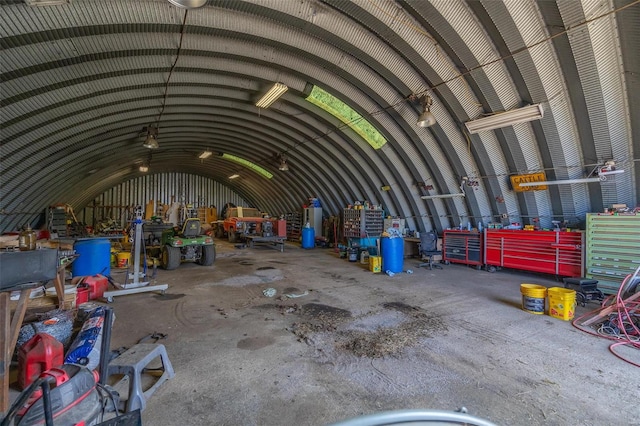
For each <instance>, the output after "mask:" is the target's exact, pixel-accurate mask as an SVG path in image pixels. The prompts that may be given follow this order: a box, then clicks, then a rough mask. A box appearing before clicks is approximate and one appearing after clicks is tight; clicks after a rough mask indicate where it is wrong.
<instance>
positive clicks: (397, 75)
mask: <svg viewBox="0 0 640 426" xmlns="http://www.w3.org/2000/svg"><path fill="white" fill-rule="evenodd" d="M27 3H28V2H27ZM0 5H1V7H2V14H1V16H0V19H1V22H2V26H1V28H0V31H1V32H2V40H1V43H2V48H3V52H2V94H1V95H2V102H1V108H2V172H1V173H2V175H1V177H2V200H1V208H2V216H1V220H2V226H0V228H1V229H4V230H7V229H13V228H15V227H16V226H17V225H19V224H20V223H24V222H25V221H27V220H31V219H33V218H34V217H35V215H37V214H38V213H39V212H40V211H41V210H42V209H43V208H44V207H46V206H47V205H49V204H52V203H55V202H67V203H70V204H71V205H73V206H74V207H76V208H78V207H82V206H84V205H85V204H87V203H88V202H89V201H90V200H92V199H93V198H94V197H95V196H97V195H98V194H100V193H101V192H102V191H104V190H106V189H108V188H110V187H112V186H115V185H117V184H119V183H120V182H123V181H125V180H128V179H131V178H133V177H136V176H138V174H139V172H138V170H137V165H138V164H139V163H140V162H142V161H144V160H146V159H147V157H148V151H147V150H146V148H144V147H142V140H143V135H141V131H142V128H143V127H145V126H148V125H150V124H151V125H153V124H156V123H157V124H158V126H159V138H158V140H159V143H160V149H158V150H154V151H153V154H152V169H153V171H155V172H160V171H180V172H188V173H194V174H199V175H204V176H209V177H212V178H214V179H216V180H218V181H220V182H226V183H227V184H228V185H229V186H230V187H231V188H233V189H234V190H235V191H236V192H238V193H239V194H240V195H241V196H242V197H244V198H245V199H247V200H249V201H250V202H252V203H254V204H255V205H257V206H260V207H261V208H264V209H266V210H268V211H271V212H286V211H291V210H294V209H297V208H298V207H299V204H300V203H301V201H302V200H305V199H306V198H307V197H308V196H312V195H316V196H319V197H320V198H321V200H322V201H323V203H324V206H325V208H326V210H327V213H333V214H336V213H338V212H339V211H340V209H341V208H342V207H343V206H345V205H346V204H349V203H351V202H353V201H354V200H358V199H360V200H370V201H372V202H374V203H382V204H383V205H384V206H385V208H386V209H387V210H388V211H389V213H390V214H392V215H399V216H401V217H406V218H408V220H409V226H411V227H412V228H416V229H422V230H424V229H430V228H436V229H438V230H442V229H443V228H447V227H450V226H456V225H458V224H460V223H466V222H467V220H472V221H473V222H474V223H475V222H476V221H477V220H479V219H482V220H483V221H485V222H488V221H492V220H495V219H496V218H499V217H500V216H501V215H503V214H506V215H508V217H509V220H511V221H520V222H523V223H530V222H531V221H532V220H533V219H534V218H539V219H540V221H541V223H542V224H543V225H545V226H549V225H550V222H551V220H552V219H567V220H570V221H572V222H574V223H575V222H579V221H580V220H581V219H582V218H583V217H584V213H585V212H588V211H598V210H600V209H602V208H603V206H606V205H608V204H611V203H626V204H628V205H635V204H636V203H637V200H638V195H639V191H640V189H639V188H640V185H639V182H640V177H639V176H638V173H637V172H636V164H637V162H638V159H639V158H640V118H639V117H640V114H639V113H638V111H639V110H640V95H639V93H640V81H639V78H638V75H640V59H639V57H638V55H637V52H638V51H640V25H639V22H640V3H639V2H638V1H637V0H615V1H557V2H554V1H543V2H536V1H523V0H509V1H504V2H502V1H454V0H441V1H432V2H428V1H406V2H405V1H387V0H357V1H344V0H324V1H319V0H312V1H279V0H263V1H240V0H232V1H222V0H218V1H216V0H209V1H208V2H207V4H206V5H205V6H204V7H202V8H199V9H193V10H189V11H187V10H185V9H180V8H176V7H174V6H172V5H171V4H170V3H169V2H168V1H166V0H146V1H130V0H110V1H103V0H72V1H71V2H70V3H69V4H65V5H61V6H40V7H34V6H30V5H28V4H26V3H25V2H23V1H6V0H5V1H0ZM276 81H279V82H282V83H284V84H286V85H287V86H288V87H289V91H288V92H287V93H286V94H285V95H284V96H283V97H282V98H281V99H280V100H279V101H277V102H276V103H275V104H274V105H273V106H272V107H271V108H269V109H267V110H261V111H259V110H258V109H257V108H256V107H255V105H254V103H255V101H256V100H257V99H258V98H259V97H260V96H261V94H263V93H264V92H265V91H266V90H267V88H268V87H270V86H271V85H272V84H273V83H274V82H276ZM167 82H168V84H167ZM309 83H311V84H314V85H318V86H320V87H322V88H323V89H325V90H327V91H329V92H330V93H332V94H333V95H335V96H337V97H339V98H340V99H341V100H343V101H344V102H347V103H348V104H349V105H350V106H351V107H352V108H354V109H355V110H357V111H358V112H359V113H360V114H361V115H362V116H364V117H365V118H366V119H367V120H369V121H370V122H371V123H372V124H373V125H374V126H375V127H376V128H377V129H378V130H379V131H381V132H382V133H383V135H384V136H385V137H386V138H387V140H388V143H387V144H386V145H384V146H383V147H382V148H381V149H378V150H375V149H373V148H372V147H370V146H369V145H368V144H367V143H366V142H365V141H364V140H362V138H360V137H359V136H358V135H357V134H356V133H355V132H354V131H352V130H351V129H350V128H348V127H347V126H344V125H343V124H342V123H341V122H339V121H338V120H337V119H336V118H334V117H333V116H331V115H329V114H327V113H326V112H324V111H322V110H320V109H319V108H317V107H316V106H314V105H313V104H311V103H309V102H307V101H306V100H305V99H304V96H305V95H304V93H305V87H307V85H308V84H309ZM165 89H166V91H165ZM423 93H428V94H429V95H431V97H432V98H433V99H434V104H433V107H432V109H431V110H432V112H433V113H434V114H435V116H436V118H437V120H438V122H437V124H436V125H435V126H433V127H431V128H419V127H416V125H415V123H416V120H417V117H418V115H419V113H420V112H421V111H420V106H419V104H418V103H417V102H415V101H412V100H411V95H412V94H417V95H420V94H423ZM536 103H541V104H543V106H544V108H545V111H546V112H545V116H544V118H543V119H542V120H540V121H534V122H531V123H524V124H518V125H515V126H511V127H506V128H503V129H500V130H495V131H489V132H483V133H481V134H477V135H473V136H469V135H467V134H466V133H465V132H464V131H463V129H464V126H463V125H462V123H464V122H466V121H468V120H470V119H474V118H478V117H480V116H482V115H484V114H489V113H493V112H498V111H504V110H509V109H513V108H517V107H520V106H523V105H526V104H536ZM158 119H159V122H158ZM205 149H211V150H213V151H215V152H218V153H220V152H224V153H229V154H233V155H237V156H239V157H243V158H246V159H247V160H250V161H252V162H254V163H257V164H259V165H261V166H263V167H265V168H266V169H267V170H269V171H271V172H272V173H273V174H274V177H273V178H272V179H265V178H263V177H261V176H259V175H258V174H256V173H254V172H251V171H248V170H247V169H243V171H242V177H241V178H240V179H237V180H233V181H228V179H227V178H228V176H229V175H230V174H232V173H234V172H236V171H238V170H239V169H242V168H241V167H240V168H239V167H238V165H237V164H234V163H231V162H229V161H226V160H223V159H221V158H220V157H218V156H213V157H210V158H209V159H206V160H202V161H201V160H199V159H198V158H197V155H198V153H200V152H201V151H203V150H205ZM278 153H286V156H287V158H288V160H289V165H290V170H289V171H288V172H280V171H278V168H277V166H278V162H277V160H276V158H275V155H276V154H278ZM611 159H613V160H615V161H616V163H617V165H618V167H619V168H624V169H625V173H623V174H619V175H615V177H614V178H613V179H609V180H607V181H606V182H603V183H590V184H572V185H559V186H553V187H550V189H549V190H548V191H536V192H531V193H520V194H518V193H515V192H513V191H512V189H511V188H510V184H509V179H508V176H509V175H512V174H522V173H527V172H536V171H542V170H544V171H545V172H546V174H547V178H548V179H568V178H579V177H584V176H585V175H586V174H587V173H588V172H589V171H590V170H591V169H593V167H594V166H595V165H597V164H602V163H603V162H604V161H606V160H611ZM463 176H466V177H468V178H469V182H472V183H473V186H468V187H467V188H466V193H467V196H466V197H465V198H450V199H435V200H422V199H421V198H420V196H422V195H428V194H433V193H438V194H447V193H455V192H458V191H459V188H458V187H459V185H460V181H461V178H462V177H463ZM419 183H424V184H419ZM386 185H388V186H390V187H391V190H390V191H382V190H381V187H382V186H386ZM428 185H431V186H433V189H428Z"/></svg>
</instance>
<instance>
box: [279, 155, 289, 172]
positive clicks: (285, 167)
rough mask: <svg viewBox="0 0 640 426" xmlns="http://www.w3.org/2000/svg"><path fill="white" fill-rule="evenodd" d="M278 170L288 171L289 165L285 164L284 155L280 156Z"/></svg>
mask: <svg viewBox="0 0 640 426" xmlns="http://www.w3.org/2000/svg"><path fill="white" fill-rule="evenodd" d="M278 170H280V171H283V172H286V171H289V165H288V164H287V159H286V158H285V157H284V155H281V156H280V165H279V166H278Z"/></svg>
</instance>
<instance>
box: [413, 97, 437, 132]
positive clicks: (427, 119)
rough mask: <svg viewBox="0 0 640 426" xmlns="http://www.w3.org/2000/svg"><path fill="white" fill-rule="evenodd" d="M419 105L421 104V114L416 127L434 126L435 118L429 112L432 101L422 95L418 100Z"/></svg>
mask: <svg viewBox="0 0 640 426" xmlns="http://www.w3.org/2000/svg"><path fill="white" fill-rule="evenodd" d="M420 103H421V104H422V114H420V116H419V117H418V123H417V124H418V126H419V127H431V126H433V125H434V124H436V117H435V116H434V115H433V113H432V112H431V111H430V110H429V108H431V105H432V104H433V100H431V97H430V96H429V95H422V97H421V98H420Z"/></svg>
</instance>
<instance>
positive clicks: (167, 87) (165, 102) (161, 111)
mask: <svg viewBox="0 0 640 426" xmlns="http://www.w3.org/2000/svg"><path fill="white" fill-rule="evenodd" d="M188 13H189V11H188V10H185V11H184V17H183V18H182V25H181V26H180V42H179V43H178V50H177V52H176V59H175V61H173V65H171V68H170V69H169V75H168V76H167V81H166V82H165V85H164V95H163V97H162V108H161V109H160V114H159V115H158V119H157V120H156V128H158V127H160V120H161V119H162V114H164V109H165V107H166V106H167V95H168V93H169V82H170V81H171V76H172V75H173V70H174V69H175V68H176V65H177V64H178V59H179V58H180V51H181V50H182V39H183V38H184V28H185V26H186V24H187V14H188Z"/></svg>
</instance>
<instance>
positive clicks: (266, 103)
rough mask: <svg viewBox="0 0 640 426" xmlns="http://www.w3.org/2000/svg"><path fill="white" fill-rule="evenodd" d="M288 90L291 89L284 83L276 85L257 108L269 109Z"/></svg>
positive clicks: (262, 98)
mask: <svg viewBox="0 0 640 426" xmlns="http://www.w3.org/2000/svg"><path fill="white" fill-rule="evenodd" d="M288 89H289V88H288V87H287V86H286V85H284V84H282V83H276V84H274V85H273V87H272V88H271V89H269V91H268V92H267V93H265V94H264V96H263V97H261V98H260V100H259V101H258V102H256V106H257V107H258V108H269V107H270V106H271V104H272V103H274V102H275V101H277V100H278V98H280V96H282V95H284V92H286V91H287V90H288Z"/></svg>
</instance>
